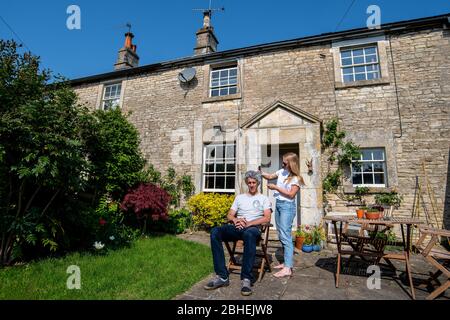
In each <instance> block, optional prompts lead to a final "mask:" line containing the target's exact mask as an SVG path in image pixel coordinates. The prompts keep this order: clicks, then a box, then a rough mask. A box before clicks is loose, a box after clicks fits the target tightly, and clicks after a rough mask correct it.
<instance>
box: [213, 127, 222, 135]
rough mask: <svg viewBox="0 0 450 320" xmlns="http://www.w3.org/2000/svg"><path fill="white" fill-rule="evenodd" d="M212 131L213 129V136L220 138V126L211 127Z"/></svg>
mask: <svg viewBox="0 0 450 320" xmlns="http://www.w3.org/2000/svg"><path fill="white" fill-rule="evenodd" d="M213 129H214V134H215V135H216V136H220V135H221V133H222V132H223V131H222V126H221V125H216V126H213Z"/></svg>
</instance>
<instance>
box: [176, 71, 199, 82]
mask: <svg viewBox="0 0 450 320" xmlns="http://www.w3.org/2000/svg"><path fill="white" fill-rule="evenodd" d="M195 74H196V71H195V68H187V69H184V70H183V71H181V72H180V73H179V74H178V79H179V80H180V81H181V82H182V83H188V82H189V81H191V80H192V79H194V77H195Z"/></svg>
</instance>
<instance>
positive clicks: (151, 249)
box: [0, 235, 212, 300]
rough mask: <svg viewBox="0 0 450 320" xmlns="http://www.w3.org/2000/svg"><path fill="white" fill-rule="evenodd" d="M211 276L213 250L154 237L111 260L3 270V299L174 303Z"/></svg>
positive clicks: (84, 258)
mask: <svg viewBox="0 0 450 320" xmlns="http://www.w3.org/2000/svg"><path fill="white" fill-rule="evenodd" d="M70 265H77V266H79V267H80V270H81V289H80V290H76V289H75V290H69V289H67V286H66V282H67V279H68V277H69V276H70V274H68V273H66V270H67V268H68V267H69V266H70ZM211 272H212V258H211V253H210V249H209V247H207V246H205V245H202V244H198V243H193V242H188V241H184V240H181V239H178V238H176V237H174V236H169V235H165V236H155V237H151V238H147V239H140V240H138V241H137V242H136V243H135V244H134V245H133V247H131V248H126V249H121V250H117V251H112V252H110V253H108V254H106V255H91V254H79V253H75V254H71V255H68V256H66V257H64V258H61V259H46V260H42V261H39V262H34V263H31V264H28V265H24V266H15V267H8V268H4V269H0V299H95V300H97V299H171V298H173V297H175V296H176V295H177V294H180V293H182V292H184V291H186V290H188V289H189V288H190V287H191V286H192V285H193V284H195V283H196V282H198V281H199V280H200V279H202V278H204V277H205V276H206V275H208V274H209V273H211Z"/></svg>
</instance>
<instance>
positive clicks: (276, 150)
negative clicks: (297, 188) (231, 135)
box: [261, 143, 301, 230]
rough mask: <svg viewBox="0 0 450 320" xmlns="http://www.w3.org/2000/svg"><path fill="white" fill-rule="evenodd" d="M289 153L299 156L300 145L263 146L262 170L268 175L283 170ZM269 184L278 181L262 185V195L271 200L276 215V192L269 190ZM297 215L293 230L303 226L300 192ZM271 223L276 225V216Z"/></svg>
mask: <svg viewBox="0 0 450 320" xmlns="http://www.w3.org/2000/svg"><path fill="white" fill-rule="evenodd" d="M288 152H294V153H295V154H297V155H298V156H300V155H299V145H298V143H287V144H278V145H273V144H269V145H261V170H262V171H264V172H266V173H275V172H276V171H278V170H280V169H281V163H282V160H283V155H284V154H286V153H288ZM268 183H273V184H276V183H277V179H273V180H264V181H263V183H262V184H261V193H262V194H264V195H266V196H267V197H268V198H269V201H270V202H271V204H272V208H273V211H274V213H275V198H274V196H273V194H274V190H269V189H268V188H267V184H268ZM295 203H296V206H295V207H296V208H297V214H296V217H295V218H294V221H293V223H292V229H294V230H295V229H297V226H298V225H300V224H301V221H300V220H301V218H300V217H301V212H300V205H299V204H300V192H298V193H297V196H296V198H295ZM271 223H272V225H273V226H274V228H275V227H276V225H275V214H272V218H271Z"/></svg>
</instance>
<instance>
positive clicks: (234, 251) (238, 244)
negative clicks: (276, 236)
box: [225, 223, 272, 281]
mask: <svg viewBox="0 0 450 320" xmlns="http://www.w3.org/2000/svg"><path fill="white" fill-rule="evenodd" d="M270 227H272V224H271V223H266V224H263V225H261V237H260V238H259V239H258V241H257V242H256V258H261V262H260V263H259V264H255V265H254V266H253V268H257V269H258V281H261V280H262V277H263V275H264V273H265V271H266V268H267V269H268V270H269V272H272V268H271V267H270V260H269V256H268V254H267V244H268V241H269V231H270ZM230 244H231V245H230ZM225 247H226V248H227V250H228V253H229V255H230V260H229V262H228V270H229V271H230V272H232V271H233V270H241V268H242V264H241V263H238V262H237V260H236V256H241V258H242V255H243V254H244V242H243V241H242V240H238V241H232V242H225ZM255 260H256V261H258V260H257V259H255Z"/></svg>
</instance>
